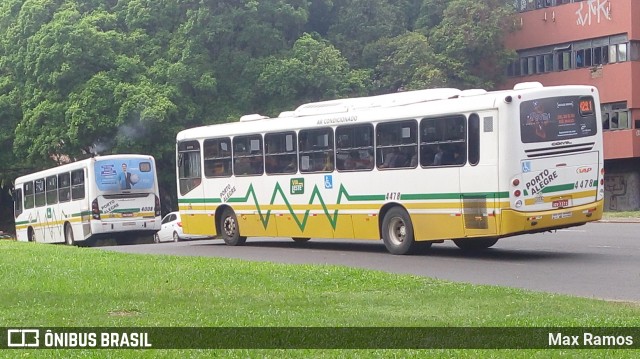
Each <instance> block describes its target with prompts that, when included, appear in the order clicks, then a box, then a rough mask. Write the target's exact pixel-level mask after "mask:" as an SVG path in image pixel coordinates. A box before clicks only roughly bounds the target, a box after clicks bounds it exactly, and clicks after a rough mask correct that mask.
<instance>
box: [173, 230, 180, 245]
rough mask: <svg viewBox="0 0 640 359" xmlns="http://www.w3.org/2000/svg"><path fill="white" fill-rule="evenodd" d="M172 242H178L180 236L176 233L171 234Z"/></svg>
mask: <svg viewBox="0 0 640 359" xmlns="http://www.w3.org/2000/svg"><path fill="white" fill-rule="evenodd" d="M173 241H174V242H180V236H179V235H178V232H175V231H174V232H173Z"/></svg>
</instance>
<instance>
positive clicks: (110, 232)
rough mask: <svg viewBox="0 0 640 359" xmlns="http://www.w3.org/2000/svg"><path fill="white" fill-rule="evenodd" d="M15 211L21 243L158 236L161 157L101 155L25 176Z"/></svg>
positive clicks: (16, 192)
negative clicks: (157, 169) (158, 175)
mask: <svg viewBox="0 0 640 359" xmlns="http://www.w3.org/2000/svg"><path fill="white" fill-rule="evenodd" d="M14 215H15V222H16V237H17V240H19V241H30V242H45V243H57V242H64V243H66V244H69V245H73V244H75V243H76V242H81V241H87V242H90V241H92V240H95V239H101V238H106V237H108V238H114V239H116V240H117V241H118V242H121V241H128V240H134V239H135V238H139V237H148V238H152V236H153V234H155V233H156V232H157V231H158V230H159V229H160V221H161V219H160V197H159V195H158V180H157V175H156V165H155V160H154V158H153V157H151V156H147V155H133V154H122V155H109V156H98V157H93V158H89V159H85V160H82V161H77V162H73V163H69V164H65V165H61V166H58V167H55V168H51V169H48V170H44V171H40V172H37V173H32V174H29V175H26V176H22V177H19V178H17V179H16V181H15V185H14Z"/></svg>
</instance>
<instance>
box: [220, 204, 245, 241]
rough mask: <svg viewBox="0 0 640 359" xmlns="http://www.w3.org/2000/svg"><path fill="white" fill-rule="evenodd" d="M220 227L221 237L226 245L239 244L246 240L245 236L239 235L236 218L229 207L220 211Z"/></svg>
mask: <svg viewBox="0 0 640 359" xmlns="http://www.w3.org/2000/svg"><path fill="white" fill-rule="evenodd" d="M220 228H221V229H222V239H223V240H224V243H226V244H227V245H230V246H240V245H243V244H244V242H245V241H246V240H247V237H242V236H240V228H239V227H238V218H237V217H236V214H235V213H234V212H233V210H232V209H230V208H227V209H225V210H224V212H222V217H221V219H220Z"/></svg>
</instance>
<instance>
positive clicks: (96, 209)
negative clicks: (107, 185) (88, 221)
mask: <svg viewBox="0 0 640 359" xmlns="http://www.w3.org/2000/svg"><path fill="white" fill-rule="evenodd" d="M91 215H92V217H93V219H100V206H98V199H97V198H96V199H94V200H93V202H91Z"/></svg>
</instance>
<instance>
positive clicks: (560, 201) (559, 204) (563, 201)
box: [551, 199, 569, 208]
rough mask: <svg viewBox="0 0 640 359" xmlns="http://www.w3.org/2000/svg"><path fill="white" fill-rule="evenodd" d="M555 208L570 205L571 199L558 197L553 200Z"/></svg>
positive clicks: (552, 204)
mask: <svg viewBox="0 0 640 359" xmlns="http://www.w3.org/2000/svg"><path fill="white" fill-rule="evenodd" d="M551 206H552V207H553V208H563V207H569V199H558V200H555V201H553V202H551Z"/></svg>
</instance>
